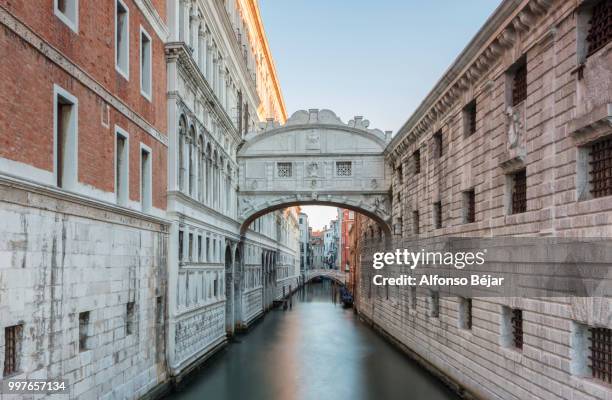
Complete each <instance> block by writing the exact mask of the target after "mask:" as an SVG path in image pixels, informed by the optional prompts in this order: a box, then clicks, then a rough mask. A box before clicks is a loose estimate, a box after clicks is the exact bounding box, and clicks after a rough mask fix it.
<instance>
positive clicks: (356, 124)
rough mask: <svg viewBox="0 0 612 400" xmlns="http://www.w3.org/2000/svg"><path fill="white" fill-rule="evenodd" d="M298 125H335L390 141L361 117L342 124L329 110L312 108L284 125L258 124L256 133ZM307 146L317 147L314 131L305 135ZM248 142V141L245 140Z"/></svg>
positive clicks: (389, 138)
mask: <svg viewBox="0 0 612 400" xmlns="http://www.w3.org/2000/svg"><path fill="white" fill-rule="evenodd" d="M299 125H337V126H345V127H349V128H354V129H357V130H363V131H366V132H368V133H370V134H373V135H376V136H378V137H380V138H381V139H382V140H384V141H386V142H388V141H390V140H391V137H390V136H389V135H386V134H385V133H384V132H383V131H382V130H380V129H368V127H369V126H370V121H368V120H367V119H365V118H364V117H363V116H360V115H357V116H355V117H353V119H351V120H350V121H349V122H348V123H346V124H345V123H344V122H342V120H341V119H340V118H339V117H338V116H337V115H336V114H335V113H334V112H333V111H331V110H327V109H321V110H319V109H317V108H312V109H310V110H308V111H307V110H299V111H296V112H294V113H293V114H292V115H291V117H289V119H288V120H287V122H285V125H279V124H278V123H277V122H274V121H272V120H267V121H266V122H261V123H259V129H258V132H255V133H254V134H257V133H260V132H266V131H271V130H275V129H279V128H280V129H282V128H287V127H290V126H299ZM307 138H308V145H309V146H312V147H315V148H316V146H318V145H319V136H318V135H317V132H316V131H311V132H310V133H308V134H307ZM247 140H248V139H247Z"/></svg>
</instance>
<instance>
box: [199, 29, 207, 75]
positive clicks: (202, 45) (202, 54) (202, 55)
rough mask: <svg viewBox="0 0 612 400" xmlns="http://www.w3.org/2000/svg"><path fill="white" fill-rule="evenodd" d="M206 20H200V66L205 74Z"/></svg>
mask: <svg viewBox="0 0 612 400" xmlns="http://www.w3.org/2000/svg"><path fill="white" fill-rule="evenodd" d="M205 29H206V28H205V26H204V22H203V21H202V22H200V29H199V30H198V57H197V61H198V67H200V71H201V72H202V74H204V76H206V47H207V46H206V32H205Z"/></svg>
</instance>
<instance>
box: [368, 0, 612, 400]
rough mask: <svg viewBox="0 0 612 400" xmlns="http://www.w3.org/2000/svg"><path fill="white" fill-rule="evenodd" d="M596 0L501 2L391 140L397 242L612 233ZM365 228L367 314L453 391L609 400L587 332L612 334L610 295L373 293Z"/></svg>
mask: <svg viewBox="0 0 612 400" xmlns="http://www.w3.org/2000/svg"><path fill="white" fill-rule="evenodd" d="M596 3H598V2H595V1H593V2H587V1H576V2H574V1H552V0H530V1H520V2H519V1H504V2H502V4H501V5H500V7H499V8H498V9H497V10H496V11H495V13H494V14H493V15H492V16H491V17H490V19H489V20H488V21H487V22H486V24H485V25H484V26H483V28H481V30H480V31H479V32H478V34H477V35H476V37H475V38H474V39H473V40H472V41H471V42H470V44H469V45H468V47H467V48H466V49H465V50H464V51H463V52H462V53H461V55H460V56H459V58H458V59H457V61H456V62H455V63H454V64H453V65H452V66H451V68H450V69H449V71H448V72H447V73H446V74H445V75H444V76H443V77H442V79H441V80H440V81H439V83H438V84H437V85H436V86H435V87H434V89H433V90H432V92H431V93H430V94H429V95H428V96H427V98H426V99H425V100H424V101H423V103H422V104H421V105H420V106H419V108H418V109H417V111H416V112H415V113H414V114H413V115H412V116H411V117H410V118H409V119H408V121H407V122H406V124H405V125H404V126H403V127H402V128H401V129H400V131H399V132H398V133H397V135H396V136H395V137H394V139H393V140H392V142H391V144H390V145H389V147H388V148H387V161H388V162H389V163H390V164H391V166H392V167H393V168H394V170H395V174H394V181H393V185H392V197H393V225H394V226H393V232H394V234H395V235H394V237H393V242H394V243H393V246H394V247H399V248H402V247H404V246H405V245H406V244H407V243H408V242H410V243H411V244H413V245H415V246H418V244H419V240H422V239H428V238H434V237H450V236H475V237H489V236H493V237H499V236H517V235H531V236H559V237H583V238H585V237H603V238H609V237H610V236H612V223H611V222H610V221H612V219H611V217H612V201H611V197H610V196H609V195H610V192H606V191H605V190H602V189H600V191H599V192H597V188H595V187H593V185H594V184H593V183H589V181H592V180H594V178H593V176H592V175H590V172H591V171H592V170H593V168H597V165H598V164H595V163H594V160H593V159H592V157H593V156H592V155H591V154H592V153H593V152H595V151H596V149H595V148H594V147H593V146H594V145H595V146H602V143H605V140H609V139H610V138H611V137H612V129H611V125H610V120H611V118H612V53H611V51H610V50H611V49H612V43H611V42H609V41H608V42H607V43H604V44H603V45H601V46H599V47H598V48H591V49H589V46H590V41H589V40H587V33H588V30H589V28H590V27H591V25H590V24H589V21H591V20H592V17H593V12H594V11H593V10H594V7H593V6H594V5H595V4H596ZM599 3H600V4H603V3H606V2H605V1H604V2H599ZM606 4H609V2H607V3H606ZM608 7H609V6H608ZM608 29H609V28H608ZM591 47H592V46H591ZM587 55H588V56H587ZM525 67H526V68H525ZM525 72H526V76H521V74H524V73H525ZM524 78H526V84H524V85H523V84H522V83H521V82H520V81H521V79H524ZM521 87H523V88H522V90H525V91H526V93H518V94H517V91H518V90H521ZM602 140H604V142H602ZM440 145H441V148H440ZM589 157H591V158H589ZM608 168H609V167H608ZM419 169H420V171H419ZM608 171H609V170H608ZM608 173H609V172H608ZM521 179H526V182H525V181H524V180H523V181H522V180H521ZM604 186H605V184H604ZM472 221H473V222H472ZM362 235H363V236H362V239H361V240H362V244H361V246H362V262H363V264H362V270H361V271H360V276H359V281H360V282H359V289H358V296H357V306H358V309H359V312H360V314H361V315H362V316H363V317H364V318H366V319H368V320H370V321H372V322H373V323H374V324H375V325H376V326H378V327H379V328H380V329H382V330H383V331H385V332H386V333H387V334H388V335H390V336H391V337H393V338H394V339H395V340H397V341H398V343H400V344H401V345H403V346H406V348H407V349H408V351H410V352H411V353H412V354H413V355H414V356H415V357H417V358H420V359H421V360H422V361H423V362H424V363H426V364H428V365H430V366H433V368H434V369H436V370H437V371H438V373H441V374H442V375H444V376H446V377H447V378H448V379H450V381H452V382H453V383H454V384H456V385H459V386H461V387H463V388H465V389H466V390H467V391H468V392H470V393H472V394H473V395H475V396H476V397H479V398H487V399H576V398H580V399H610V398H612V391H611V390H610V386H609V383H608V382H607V379H605V378H604V379H602V378H601V377H599V378H598V377H593V374H592V367H591V366H590V365H589V361H588V357H589V356H590V355H591V353H590V351H589V350H588V345H589V343H590V342H589V340H590V338H592V336H593V335H594V334H596V333H595V332H605V331H606V330H609V329H611V328H612V324H611V322H610V321H611V310H612V304H611V303H610V300H609V299H607V298H582V299H580V298H578V299H577V298H554V299H547V300H544V299H532V298H474V299H464V298H460V297H437V296H436V295H435V293H430V292H425V291H424V290H420V289H419V290H418V291H416V292H415V291H414V290H412V289H410V288H408V287H401V288H399V289H398V287H389V288H384V287H376V286H372V285H371V284H370V281H371V277H372V267H371V253H372V251H375V250H376V249H379V248H380V247H381V246H382V239H381V238H380V231H378V229H377V227H376V225H375V224H371V223H370V224H366V226H365V227H364V229H363V230H362ZM405 272H406V271H404V270H401V269H400V268H399V267H392V268H388V269H387V268H386V271H385V273H388V274H390V275H392V276H396V275H398V274H400V273H405ZM389 292H391V293H389ZM468 310H469V311H468ZM466 315H469V321H470V322H469V324H468V322H467V320H466ZM512 321H520V324H521V329H522V334H521V335H520V336H519V335H515V332H516V329H515V328H513V326H512V323H513V322H512ZM515 341H516V342H515ZM519 341H520V342H519ZM517 343H520V346H519V345H517ZM520 347H522V348H520Z"/></svg>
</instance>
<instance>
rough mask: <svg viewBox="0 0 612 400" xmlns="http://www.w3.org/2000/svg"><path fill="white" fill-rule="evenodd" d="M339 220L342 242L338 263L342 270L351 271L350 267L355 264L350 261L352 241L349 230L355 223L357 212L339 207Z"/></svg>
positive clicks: (340, 239)
mask: <svg viewBox="0 0 612 400" xmlns="http://www.w3.org/2000/svg"><path fill="white" fill-rule="evenodd" d="M338 222H339V224H338V228H339V229H340V234H339V235H338V236H339V242H340V243H339V253H340V254H339V257H338V263H339V265H340V269H341V270H344V271H349V269H350V268H351V267H353V266H354V264H352V263H351V262H350V247H351V242H350V240H349V231H350V230H351V228H352V227H353V224H354V223H355V212H354V211H351V210H347V209H346V208H339V209H338Z"/></svg>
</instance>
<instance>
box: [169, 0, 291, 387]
mask: <svg viewBox="0 0 612 400" xmlns="http://www.w3.org/2000/svg"><path fill="white" fill-rule="evenodd" d="M168 4H169V9H168V17H169V30H170V38H169V41H168V43H167V45H166V62H167V73H168V139H169V147H168V161H169V168H168V171H169V176H168V218H169V219H171V220H172V225H171V228H170V234H169V247H168V329H167V339H168V346H169V351H168V365H169V366H170V371H171V374H173V375H180V374H181V373H182V372H183V371H185V370H186V369H187V368H188V367H190V366H192V365H193V364H194V363H197V362H198V359H201V358H203V357H205V356H206V355H207V354H209V353H210V352H212V351H214V350H215V349H216V348H217V347H218V346H219V345H221V344H223V343H224V342H225V341H226V337H227V334H232V333H233V332H234V331H235V330H236V329H242V328H244V327H246V326H248V324H250V323H251V322H252V321H253V320H254V319H256V318H257V317H258V316H260V315H261V314H262V313H263V312H264V310H265V309H266V308H267V307H269V305H270V304H271V302H272V301H273V300H274V299H275V298H277V297H278V296H279V293H281V294H282V289H279V288H282V287H283V286H286V287H287V289H288V287H289V285H291V286H292V288H296V285H297V282H298V277H299V247H298V245H297V236H298V234H299V230H298V227H297V215H295V212H281V211H277V212H274V213H271V214H268V215H266V216H262V217H261V218H259V219H257V220H255V221H253V224H252V225H251V226H250V229H249V227H245V228H244V229H243V232H242V233H243V235H241V223H240V221H239V220H238V218H237V217H238V215H237V211H238V210H237V191H238V180H237V176H238V174H237V170H238V164H237V160H236V151H237V148H238V145H239V144H240V143H241V141H242V140H243V136H244V134H245V132H247V131H251V130H254V128H255V126H256V125H257V123H258V122H259V119H258V118H259V117H258V115H257V113H256V112H255V110H257V109H258V106H259V101H260V100H259V94H258V92H257V90H256V84H255V81H254V77H255V73H256V69H257V65H256V63H255V62H254V55H253V51H252V49H251V46H250V45H249V42H248V40H247V39H246V38H248V36H247V35H246V34H245V35H242V34H240V35H237V34H236V32H244V30H245V29H246V27H245V25H244V24H243V23H241V14H240V12H239V11H238V9H235V7H236V5H235V4H234V3H232V4H234V5H233V6H231V5H230V4H226V7H227V8H225V7H223V4H220V3H217V2H202V1H176V2H169V3H168ZM226 18H229V22H230V24H227V25H226V24H219V22H218V21H222V20H223V19H226ZM237 24H239V25H240V26H238V25H237ZM228 26H232V27H233V28H235V31H232V30H230V29H228ZM236 41H238V44H239V45H240V47H237V46H236ZM237 48H243V49H246V50H245V52H238V51H237ZM249 110H251V111H250V112H249ZM281 260H282V262H281ZM287 289H286V290H287Z"/></svg>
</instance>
